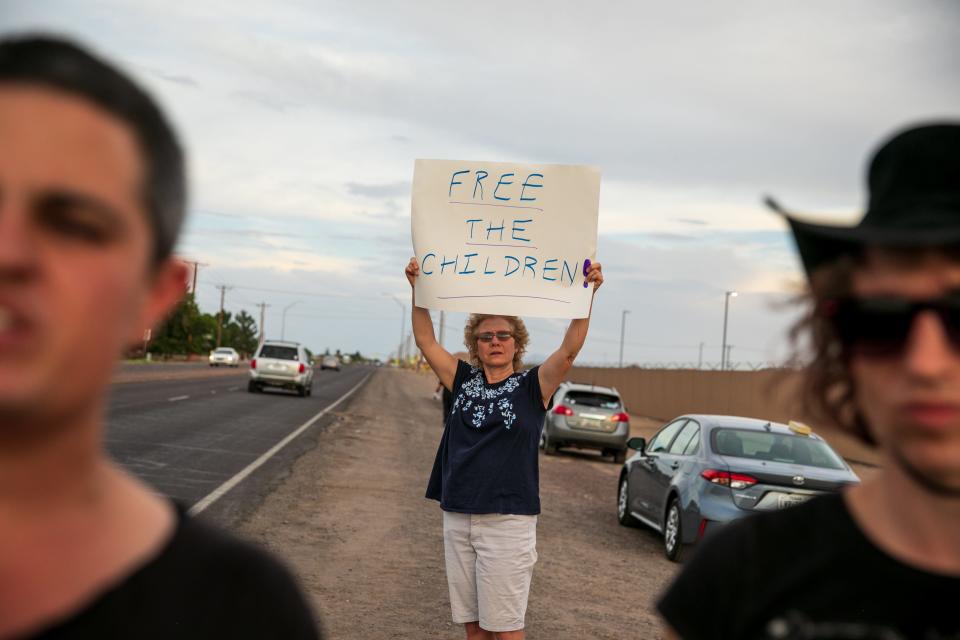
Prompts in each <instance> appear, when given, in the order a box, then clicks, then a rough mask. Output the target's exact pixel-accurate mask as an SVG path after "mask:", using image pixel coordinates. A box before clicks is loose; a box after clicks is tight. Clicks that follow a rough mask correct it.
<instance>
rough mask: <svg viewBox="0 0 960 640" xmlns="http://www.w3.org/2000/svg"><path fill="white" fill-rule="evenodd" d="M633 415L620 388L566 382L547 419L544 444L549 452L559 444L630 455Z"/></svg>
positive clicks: (618, 456)
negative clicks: (628, 412)
mask: <svg viewBox="0 0 960 640" xmlns="http://www.w3.org/2000/svg"><path fill="white" fill-rule="evenodd" d="M629 437H630V416H628V415H627V413H626V408H625V407H624V406H623V401H622V400H621V399H620V392H619V391H617V390H616V389H614V388H611V387H598V386H594V385H589V384H577V383H575V382H564V383H562V384H561V385H560V387H559V388H558V389H557V391H556V393H554V394H553V409H551V410H550V412H549V413H547V417H546V418H544V421H543V432H542V435H541V436H540V446H541V448H543V450H544V452H545V453H546V454H547V455H552V454H554V453H556V452H557V449H558V448H559V447H578V448H581V449H584V448H585V449H599V450H600V451H601V452H602V453H603V455H610V456H613V459H614V461H615V462H618V463H622V462H623V461H624V460H626V459H627V438H629Z"/></svg>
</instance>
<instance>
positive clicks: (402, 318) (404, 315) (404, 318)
mask: <svg viewBox="0 0 960 640" xmlns="http://www.w3.org/2000/svg"><path fill="white" fill-rule="evenodd" d="M390 299H391V300H393V301H394V302H396V303H397V304H398V305H399V306H400V308H401V309H403V313H402V314H401V315H400V343H399V345H397V364H398V365H399V364H402V363H403V346H404V345H403V343H404V342H405V340H404V339H403V334H404V333H406V329H407V305H405V304H403V303H402V302H400V301H399V300H397V299H396V298H395V297H393V296H390Z"/></svg>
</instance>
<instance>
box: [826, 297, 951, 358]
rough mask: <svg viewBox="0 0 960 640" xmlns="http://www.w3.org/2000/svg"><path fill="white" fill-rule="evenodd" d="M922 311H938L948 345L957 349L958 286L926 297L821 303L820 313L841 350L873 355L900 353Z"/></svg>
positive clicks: (890, 355)
mask: <svg viewBox="0 0 960 640" xmlns="http://www.w3.org/2000/svg"><path fill="white" fill-rule="evenodd" d="M922 311H933V312H934V313H936V314H937V317H938V318H939V319H940V322H941V324H942V325H943V329H944V331H945V333H946V335H947V338H948V339H949V340H950V344H951V345H952V346H953V348H954V349H956V350H957V351H960V289H958V290H955V291H951V292H949V293H947V294H946V295H944V296H943V297H940V298H932V299H929V300H915V299H910V298H900V297H895V296H880V297H869V298H846V299H841V300H825V301H823V302H821V304H820V312H821V313H822V315H823V316H824V317H825V318H827V319H828V320H829V321H830V322H831V323H832V324H833V326H834V328H835V329H836V331H837V336H838V337H839V339H840V343H841V345H842V346H843V348H844V351H846V352H847V353H848V354H856V355H861V356H867V357H874V358H881V357H896V356H899V355H901V354H902V353H903V350H904V348H905V347H906V344H907V340H908V339H909V337H910V330H911V329H912V328H913V321H914V319H915V318H916V317H917V314H918V313H920V312H922Z"/></svg>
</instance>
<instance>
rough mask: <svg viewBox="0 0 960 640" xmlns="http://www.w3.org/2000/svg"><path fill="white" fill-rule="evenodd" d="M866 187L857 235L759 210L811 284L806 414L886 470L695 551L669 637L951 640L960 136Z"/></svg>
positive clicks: (958, 489)
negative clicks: (843, 432) (824, 421)
mask: <svg viewBox="0 0 960 640" xmlns="http://www.w3.org/2000/svg"><path fill="white" fill-rule="evenodd" d="M868 186H869V189H870V201H869V205H868V209H867V212H866V214H865V215H864V217H863V219H862V220H861V222H860V223H859V224H857V225H856V226H853V227H833V226H825V225H817V224H811V223H809V222H803V221H801V220H800V219H798V218H797V217H796V216H794V215H793V214H790V213H787V212H785V211H784V210H783V209H782V208H781V207H780V206H779V205H777V204H776V203H775V202H774V201H772V200H770V199H768V204H770V205H771V206H772V207H773V208H774V209H775V210H777V211H779V212H780V213H782V214H783V215H785V216H786V218H787V221H788V223H789V225H790V227H791V229H792V232H793V236H794V239H795V240H796V244H797V248H798V250H799V253H800V257H801V260H802V262H803V265H804V269H805V271H806V273H807V276H808V280H809V283H810V302H811V311H810V313H809V315H808V316H807V317H806V318H804V319H803V320H802V321H801V324H800V326H798V329H802V330H805V331H806V333H807V335H809V337H810V338H811V343H812V346H813V354H812V361H811V363H810V365H809V366H808V368H807V371H806V387H805V388H806V395H807V400H808V401H809V402H810V403H811V405H812V407H813V408H816V409H819V410H820V414H821V415H822V416H824V417H829V418H831V419H832V420H833V421H834V422H836V423H837V424H839V425H840V426H842V427H843V428H845V429H847V430H849V431H850V432H851V433H853V434H855V435H857V436H858V437H859V438H861V439H862V440H864V441H865V442H867V443H869V444H872V445H874V446H875V447H876V448H877V451H878V453H879V455H880V459H881V465H880V468H879V469H878V470H877V471H876V473H875V474H873V475H872V476H870V477H869V478H868V479H867V480H866V481H864V482H863V483H862V484H860V485H857V486H854V487H851V488H849V489H847V490H846V491H844V492H843V493H842V494H834V495H825V496H821V497H817V498H814V499H812V500H810V501H808V502H807V503H805V504H803V505H800V506H797V507H792V508H790V509H787V510H784V511H779V512H775V513H771V512H767V513H762V514H758V515H753V516H751V517H749V518H746V519H743V520H739V521H737V522H735V523H733V524H731V525H729V526H727V527H725V528H724V529H722V530H721V531H720V532H718V533H717V534H716V535H715V536H713V537H712V538H710V539H708V540H707V541H705V543H704V545H703V548H701V549H700V550H699V551H697V553H696V554H695V555H694V556H693V558H692V560H691V562H690V563H689V565H687V566H686V567H685V568H684V570H683V571H682V572H681V573H680V574H679V576H678V577H677V578H676V580H675V581H674V583H673V584H672V585H671V586H670V587H669V588H668V590H667V591H666V593H665V594H664V595H663V596H662V597H661V599H660V601H659V602H658V605H657V606H658V609H659V611H660V613H661V615H662V616H663V617H664V619H665V621H666V623H667V625H668V636H670V637H682V638H684V639H685V640H695V639H697V638H714V639H716V638H796V639H800V638H809V639H813V638H818V639H826V638H830V639H840V638H890V639H896V638H903V639H907V638H909V639H913V638H918V639H933V638H960V615H958V613H957V611H956V606H957V604H958V603H960V122H944V123H934V124H924V125H921V126H916V127H912V128H910V129H907V130H905V131H902V132H900V133H898V134H897V135H895V136H894V137H893V138H891V139H890V140H889V141H887V142H886V144H884V145H883V146H881V148H880V149H879V151H877V153H876V154H875V156H874V158H873V160H872V162H871V164H870V170H869V175H868Z"/></svg>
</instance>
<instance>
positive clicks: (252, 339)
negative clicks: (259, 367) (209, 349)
mask: <svg viewBox="0 0 960 640" xmlns="http://www.w3.org/2000/svg"><path fill="white" fill-rule="evenodd" d="M220 342H221V344H222V345H223V346H224V347H233V348H234V349H236V350H237V351H239V352H240V354H241V355H242V356H243V357H244V358H247V357H250V355H252V354H253V352H254V351H256V350H257V322H256V320H254V319H253V316H251V315H250V314H249V313H247V312H246V311H243V310H241V311H240V313H238V314H237V316H236V317H235V318H234V317H233V314H231V313H230V312H229V311H225V312H224V316H223V337H222V339H221V341H220Z"/></svg>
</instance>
